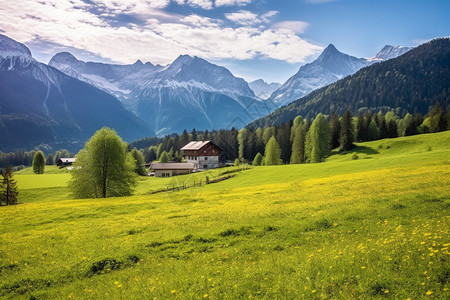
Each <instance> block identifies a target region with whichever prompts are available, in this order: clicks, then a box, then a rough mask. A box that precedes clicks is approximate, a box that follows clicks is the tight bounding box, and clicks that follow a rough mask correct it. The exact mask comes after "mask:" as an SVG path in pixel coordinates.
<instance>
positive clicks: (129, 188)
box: [69, 127, 136, 198]
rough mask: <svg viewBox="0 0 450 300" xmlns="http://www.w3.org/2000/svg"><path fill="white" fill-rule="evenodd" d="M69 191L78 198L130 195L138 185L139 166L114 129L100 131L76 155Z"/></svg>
mask: <svg viewBox="0 0 450 300" xmlns="http://www.w3.org/2000/svg"><path fill="white" fill-rule="evenodd" d="M76 158H77V160H76V161H75V163H74V164H73V169H72V171H71V173H72V179H71V180H70V182H69V188H70V190H71V191H72V193H73V195H74V196H75V197H77V198H106V197H120V196H128V195H131V194H132V192H133V188H134V186H135V184H136V173H135V168H136V164H135V162H134V159H133V157H132V155H131V153H129V152H127V145H126V143H124V142H123V141H122V139H121V138H120V137H119V136H118V135H117V133H116V131H114V130H113V129H111V128H108V127H103V128H102V129H100V130H98V131H97V132H96V133H95V134H94V135H93V136H92V137H91V139H90V140H89V141H88V142H87V143H86V145H85V146H84V148H83V149H82V150H80V152H78V154H77V155H76Z"/></svg>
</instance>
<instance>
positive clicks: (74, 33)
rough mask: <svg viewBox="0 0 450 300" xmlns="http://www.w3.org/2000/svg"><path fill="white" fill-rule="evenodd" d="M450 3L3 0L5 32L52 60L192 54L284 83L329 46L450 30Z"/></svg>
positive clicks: (120, 60) (164, 60)
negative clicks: (65, 55)
mask: <svg viewBox="0 0 450 300" xmlns="http://www.w3.org/2000/svg"><path fill="white" fill-rule="evenodd" d="M449 12H450V1H448V0H428V1H425V0H409V1H406V0H389V1H388V0H382V1H376V0H372V1H366V0H270V1H269V0H133V1H130V0H20V1H10V0H0V33H2V34H5V35H7V36H9V37H10V38H13V39H15V40H17V41H19V42H21V43H24V44H25V45H27V46H28V47H29V48H30V50H31V52H32V54H33V56H34V57H35V58H36V59H37V60H39V61H42V62H44V63H48V61H49V60H50V59H51V57H52V56H53V55H54V54H56V53H58V52H62V51H69V52H71V53H72V54H74V55H75V56H76V57H77V58H78V59H81V60H84V61H96V62H105V63H117V64H132V63H134V62H135V61H136V60H138V59H140V60H141V61H142V62H144V63H145V62H151V63H152V64H155V65H156V64H161V65H166V64H169V63H171V62H172V61H173V60H175V59H176V58H177V57H178V56H179V55H182V54H188V55H191V56H198V57H201V58H203V59H206V60H208V61H210V62H212V63H215V64H217V65H221V66H225V67H227V68H228V69H230V71H231V72H232V73H233V74H234V75H235V76H238V77H242V78H244V79H246V80H247V81H252V80H256V79H260V78H262V79H264V80H265V81H267V82H280V83H284V82H285V81H286V80H287V79H288V78H289V77H291V76H292V75H294V74H295V73H296V72H297V71H298V69H299V68H300V66H302V65H304V64H305V63H308V62H311V61H313V60H314V59H315V58H317V57H318V56H319V55H320V53H321V52H322V50H323V49H324V48H325V47H326V46H327V45H328V44H330V43H331V44H334V45H335V46H336V48H337V49H338V50H339V51H341V52H344V53H347V54H350V55H353V56H356V57H372V56H375V54H376V53H377V52H378V51H379V50H381V48H382V47H383V46H384V45H387V44H389V45H402V46H417V45H419V44H422V43H424V42H426V41H429V40H430V39H433V38H437V37H448V36H450V17H449Z"/></svg>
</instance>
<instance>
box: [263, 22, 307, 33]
mask: <svg viewBox="0 0 450 300" xmlns="http://www.w3.org/2000/svg"><path fill="white" fill-rule="evenodd" d="M308 27H309V24H308V23H306V22H303V21H283V22H279V23H277V24H275V25H273V26H272V28H274V29H286V30H290V31H292V32H294V33H296V34H302V33H305V31H306V29H307V28H308Z"/></svg>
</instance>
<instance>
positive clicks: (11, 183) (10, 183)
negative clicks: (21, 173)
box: [0, 165, 19, 205]
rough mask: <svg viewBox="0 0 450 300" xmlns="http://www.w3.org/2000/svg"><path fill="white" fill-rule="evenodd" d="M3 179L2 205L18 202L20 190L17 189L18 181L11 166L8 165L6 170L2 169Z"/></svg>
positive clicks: (0, 188)
mask: <svg viewBox="0 0 450 300" xmlns="http://www.w3.org/2000/svg"><path fill="white" fill-rule="evenodd" d="M1 175H2V177H3V179H2V180H1V181H0V205H2V203H3V204H4V205H14V204H17V196H18V195H19V191H18V190H17V182H16V180H15V179H14V178H13V176H14V173H13V171H12V170H11V167H10V166H9V165H7V166H6V167H5V169H4V170H2V171H1Z"/></svg>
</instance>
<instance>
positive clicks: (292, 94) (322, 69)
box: [269, 44, 411, 106]
mask: <svg viewBox="0 0 450 300" xmlns="http://www.w3.org/2000/svg"><path fill="white" fill-rule="evenodd" d="M410 49H411V48H408V47H401V46H397V47H394V46H385V47H383V49H382V50H381V51H380V52H378V54H377V55H376V56H375V57H374V58H369V59H365V58H356V57H354V56H350V55H347V54H344V53H342V52H339V51H338V50H337V49H336V47H335V46H334V45H333V44H330V45H328V47H327V48H325V50H324V51H323V52H322V54H321V55H320V56H319V57H318V58H317V59H316V60H315V61H313V62H311V63H309V64H306V65H304V66H302V67H300V70H299V71H298V72H297V73H296V74H295V75H294V76H292V77H291V78H289V79H288V80H287V81H286V82H285V83H284V84H283V85H282V86H281V87H280V88H279V89H278V90H276V91H275V92H274V93H273V94H272V95H271V96H270V98H269V100H270V101H271V102H274V103H276V104H277V105H279V106H283V105H287V104H289V103H291V102H292V101H294V100H297V99H299V98H301V97H303V96H305V95H307V94H308V93H310V92H312V91H314V90H316V89H318V88H321V87H324V86H326V85H329V84H331V83H333V82H335V81H337V80H339V79H342V78H344V77H346V76H348V75H352V74H354V73H356V72H357V71H358V70H360V69H361V68H364V67H366V66H369V65H371V64H373V63H376V62H379V61H383V60H388V59H391V58H395V57H397V56H399V55H402V54H404V53H405V52H407V51H409V50H410Z"/></svg>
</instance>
